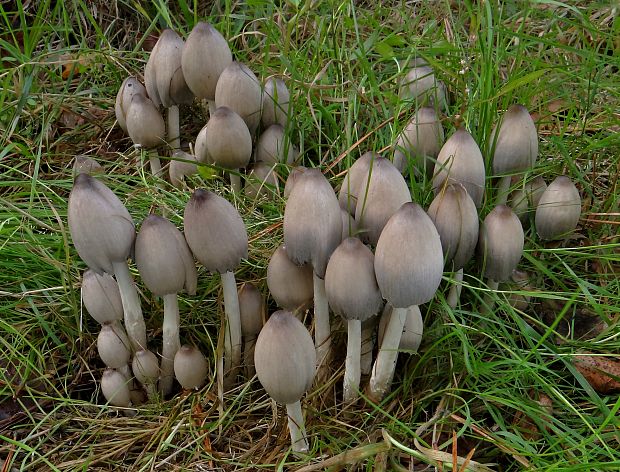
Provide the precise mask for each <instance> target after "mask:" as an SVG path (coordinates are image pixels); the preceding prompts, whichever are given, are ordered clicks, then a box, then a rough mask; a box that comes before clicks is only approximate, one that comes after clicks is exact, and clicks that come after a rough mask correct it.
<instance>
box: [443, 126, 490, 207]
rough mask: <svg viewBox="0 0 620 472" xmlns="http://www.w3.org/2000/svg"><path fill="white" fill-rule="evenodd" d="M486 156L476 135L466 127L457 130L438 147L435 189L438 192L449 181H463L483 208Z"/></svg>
mask: <svg viewBox="0 0 620 472" xmlns="http://www.w3.org/2000/svg"><path fill="white" fill-rule="evenodd" d="M485 178H486V175H485V170H484V159H483V158H482V153H481V152H480V148H479V147H478V144H476V141H474V138H473V137H472V135H471V134H469V132H467V131H466V130H465V129H462V128H461V129H459V130H458V131H457V132H456V133H454V134H453V135H452V136H450V138H448V140H447V141H446V143H445V144H444V145H443V147H442V148H441V151H439V155H438V156H437V163H436V164H435V172H434V175H433V190H434V191H435V194H437V193H438V192H439V191H440V189H441V187H442V186H443V185H445V184H444V182H446V180H447V184H448V185H449V184H453V183H460V184H462V185H463V186H464V187H465V189H466V190H467V192H468V193H469V196H470V197H471V199H472V200H473V201H474V203H475V204H476V208H480V205H481V204H482V197H483V196H484V181H485Z"/></svg>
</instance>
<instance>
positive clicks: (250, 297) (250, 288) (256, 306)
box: [238, 282, 265, 337]
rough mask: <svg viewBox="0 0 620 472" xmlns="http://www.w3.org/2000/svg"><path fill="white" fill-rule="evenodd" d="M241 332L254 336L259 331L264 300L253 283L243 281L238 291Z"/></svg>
mask: <svg viewBox="0 0 620 472" xmlns="http://www.w3.org/2000/svg"><path fill="white" fill-rule="evenodd" d="M238 295H239V314H240V316H241V334H242V335H243V336H245V337H254V336H256V335H257V334H258V333H260V330H261V328H262V327H263V319H264V318H265V300H263V295H262V294H261V293H260V290H258V289H257V288H256V286H255V285H254V284H251V283H249V282H246V283H244V284H243V285H242V286H241V288H240V289H239V292H238Z"/></svg>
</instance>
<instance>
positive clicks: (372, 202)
mask: <svg viewBox="0 0 620 472" xmlns="http://www.w3.org/2000/svg"><path fill="white" fill-rule="evenodd" d="M410 201H411V193H410V192H409V186H408V185H407V182H405V178H404V177H403V175H402V174H401V173H400V172H399V171H398V169H397V168H396V167H394V164H392V162H391V161H390V160H389V159H385V158H383V157H380V156H378V157H376V158H375V159H374V163H373V165H372V169H371V170H370V174H369V175H367V176H366V178H363V179H362V182H361V184H360V186H359V195H358V198H357V205H356V207H355V221H357V227H358V231H359V232H360V238H361V239H362V241H364V242H366V243H370V244H373V245H376V244H377V241H378V240H379V235H380V234H381V231H382V230H383V227H384V226H385V224H386V223H387V221H388V220H389V219H390V217H391V216H392V215H393V214H394V213H395V212H396V211H397V210H398V209H399V208H400V207H401V206H402V205H403V203H407V202H410Z"/></svg>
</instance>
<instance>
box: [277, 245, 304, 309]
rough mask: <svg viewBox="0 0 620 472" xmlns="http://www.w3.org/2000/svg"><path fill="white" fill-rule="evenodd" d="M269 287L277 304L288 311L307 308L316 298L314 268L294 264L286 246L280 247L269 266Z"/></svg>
mask: <svg viewBox="0 0 620 472" xmlns="http://www.w3.org/2000/svg"><path fill="white" fill-rule="evenodd" d="M267 287H269V292H271V296H272V297H273V299H274V300H275V302H276V304H277V305H278V306H279V307H281V308H284V309H286V310H291V311H293V310H296V309H298V308H300V307H302V306H306V305H307V304H309V303H310V302H311V301H312V297H313V296H314V285H313V280H312V266H310V265H308V264H306V265H301V266H299V265H297V264H294V263H293V262H292V261H291V260H290V259H289V257H288V254H287V253H286V248H285V247H284V246H280V247H278V248H277V249H276V250H275V251H274V253H273V254H272V256H271V259H270V260H269V265H268V266H267Z"/></svg>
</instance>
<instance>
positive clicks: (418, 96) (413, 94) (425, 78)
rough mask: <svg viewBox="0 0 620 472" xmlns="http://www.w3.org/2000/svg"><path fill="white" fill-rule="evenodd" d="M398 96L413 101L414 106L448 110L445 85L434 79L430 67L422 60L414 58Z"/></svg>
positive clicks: (433, 73)
mask: <svg viewBox="0 0 620 472" xmlns="http://www.w3.org/2000/svg"><path fill="white" fill-rule="evenodd" d="M399 96H400V98H401V99H403V100H410V101H413V102H414V103H415V104H416V106H424V105H430V106H433V107H439V108H441V109H442V110H447V109H448V100H447V95H446V86H445V84H444V83H443V82H442V81H440V80H437V79H436V78H435V72H434V71H433V69H432V67H431V66H429V65H428V64H427V62H426V61H425V60H424V59H422V58H416V59H415V60H414V61H413V67H411V68H410V69H409V70H408V71H407V73H406V75H405V77H404V78H403V80H402V82H401V85H400V91H399Z"/></svg>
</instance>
